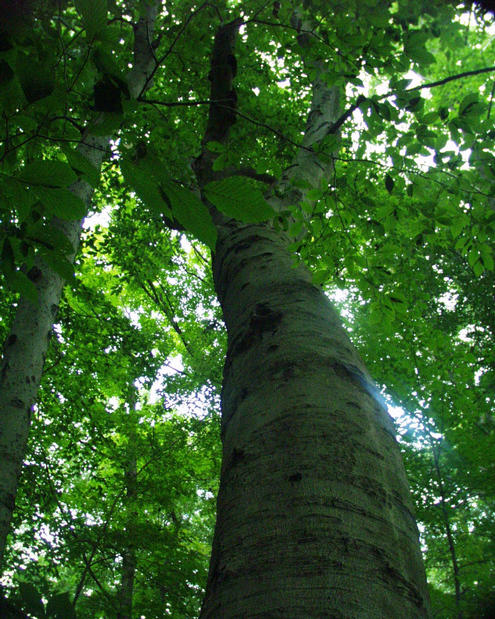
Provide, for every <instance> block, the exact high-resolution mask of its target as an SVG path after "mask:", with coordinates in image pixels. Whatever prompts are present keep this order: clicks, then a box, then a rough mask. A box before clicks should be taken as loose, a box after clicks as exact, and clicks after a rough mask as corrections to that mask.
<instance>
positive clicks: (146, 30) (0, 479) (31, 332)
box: [0, 2, 161, 565]
mask: <svg viewBox="0 0 495 619" xmlns="http://www.w3.org/2000/svg"><path fill="white" fill-rule="evenodd" d="M160 4H161V3H160V2H155V3H154V4H152V5H150V6H148V7H147V8H146V11H145V14H144V15H143V17H142V18H141V19H140V20H139V22H138V24H137V27H136V31H135V41H134V48H135V49H134V58H135V62H134V67H133V69H132V70H131V71H130V73H129V76H128V83H129V90H130V92H131V95H132V96H138V95H139V94H140V91H141V90H142V89H143V88H144V87H145V85H146V83H147V79H148V76H149V75H150V74H151V71H152V69H153V67H154V59H153V54H152V53H151V47H150V45H151V39H150V36H152V32H153V25H154V21H155V18H156V15H157V13H158V8H159V6H160ZM109 140H110V137H102V136H92V135H91V134H88V135H86V136H85V137H84V138H83V140H82V141H81V144H80V145H79V147H78V150H79V152H80V153H81V154H82V155H83V156H84V157H86V159H87V160H88V161H89V162H90V163H91V164H92V165H93V166H94V167H95V168H97V169H99V168H100V166H101V162H102V160H103V155H104V153H105V151H106V149H107V148H108V144H109ZM70 190H71V191H72V192H73V193H74V194H75V195H76V196H78V197H79V198H81V199H82V200H83V201H84V202H85V204H86V205H87V207H88V209H89V206H90V203H91V198H92V195H93V188H92V187H91V185H89V184H88V183H87V182H86V181H84V180H79V181H77V182H76V183H74V185H72V187H70ZM52 225H53V226H55V227H57V228H59V229H60V230H62V232H63V233H64V234H65V236H66V237H67V239H68V240H69V241H70V243H71V245H72V247H73V249H74V250H73V252H71V254H69V255H67V256H66V257H67V259H68V260H70V261H71V262H72V261H73V260H74V258H75V255H76V252H77V248H78V246H79V236H80V232H81V225H82V221H62V220H59V219H57V218H54V220H53V221H52ZM30 275H31V277H32V279H33V283H34V284H35V286H36V289H37V291H38V298H39V303H38V304H34V303H32V302H31V301H28V300H27V299H25V298H20V299H19V302H18V306H17V311H16V314H15V316H14V320H13V324H12V326H11V329H10V331H9V334H8V336H7V338H6V340H5V343H4V348H3V355H2V362H1V366H0V465H1V469H0V470H1V474H0V565H1V563H2V558H3V553H4V550H5V543H6V538H7V534H8V531H9V526H10V521H11V518H12V513H13V510H14V504H15V496H16V492H17V485H18V481H19V476H20V473H21V467H22V461H23V458H24V454H25V451H26V443H27V437H28V434H29V427H30V422H31V412H32V409H33V405H34V403H35V401H36V397H37V394H38V389H39V386H40V381H41V375H42V372H43V365H44V362H45V356H46V352H47V349H48V342H49V338H50V334H51V329H52V325H53V323H54V321H55V317H56V314H57V310H58V305H59V302H60V297H61V294H62V288H63V285H64V280H63V279H62V277H61V276H60V275H58V274H57V273H55V272H54V271H52V269H50V268H49V267H48V266H46V265H45V264H44V263H43V261H42V260H38V261H37V262H36V265H35V268H34V269H32V271H31V272H30Z"/></svg>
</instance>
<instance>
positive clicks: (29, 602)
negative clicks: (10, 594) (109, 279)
mask: <svg viewBox="0 0 495 619" xmlns="http://www.w3.org/2000/svg"><path fill="white" fill-rule="evenodd" d="M26 279H27V278H26ZM19 592H20V594H21V599H22V601H23V603H24V609H25V610H26V611H27V612H28V613H31V614H33V615H35V616H36V617H45V607H44V606H43V602H42V601H41V594H40V593H39V591H38V590H37V589H36V588H35V587H34V586H33V585H32V584H30V583H28V582H21V583H20V584H19Z"/></svg>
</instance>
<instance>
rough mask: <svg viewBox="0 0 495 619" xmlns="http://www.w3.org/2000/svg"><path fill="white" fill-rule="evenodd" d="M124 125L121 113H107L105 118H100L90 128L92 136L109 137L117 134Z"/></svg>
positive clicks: (104, 115)
mask: <svg viewBox="0 0 495 619" xmlns="http://www.w3.org/2000/svg"><path fill="white" fill-rule="evenodd" d="M121 124H122V114H121V113H120V112H105V113H104V114H103V118H99V119H98V120H97V121H96V122H94V123H93V124H92V125H91V126H90V127H89V128H88V130H89V132H90V133H91V134H92V135H100V136H109V135H112V134H113V133H115V131H116V130H117V129H119V127H120V125H121Z"/></svg>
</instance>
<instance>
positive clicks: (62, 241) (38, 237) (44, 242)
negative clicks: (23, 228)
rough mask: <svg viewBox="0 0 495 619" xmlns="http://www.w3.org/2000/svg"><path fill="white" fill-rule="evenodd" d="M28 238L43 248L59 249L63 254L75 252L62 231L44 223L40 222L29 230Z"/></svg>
mask: <svg viewBox="0 0 495 619" xmlns="http://www.w3.org/2000/svg"><path fill="white" fill-rule="evenodd" d="M27 238H28V239H29V240H30V241H32V242H34V243H36V244H38V245H41V246H42V247H46V248H48V249H58V250H60V251H61V252H62V253H63V254H72V253H73V252H74V248H73V247H72V244H71V242H70V241H69V239H68V238H67V237H66V236H65V234H64V233H63V232H62V230H60V229H59V228H56V227H55V226H53V225H51V224H48V223H44V222H43V221H38V222H36V223H35V224H34V225H32V226H31V227H29V228H28V230H27Z"/></svg>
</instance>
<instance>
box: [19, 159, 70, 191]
mask: <svg viewBox="0 0 495 619" xmlns="http://www.w3.org/2000/svg"><path fill="white" fill-rule="evenodd" d="M18 178H19V179H20V180H21V181H24V182H25V183H28V184H29V185H44V186H46V187H67V186H68V185H71V184H72V183H74V182H75V181H77V175H76V173H75V172H74V170H73V169H72V168H71V167H70V165H68V164H67V163H64V162H63V161H57V160H54V159H43V160H41V159H40V160H38V161H33V162H32V163H28V164H27V165H26V166H24V168H23V169H22V170H21V173H20V174H19V177H18Z"/></svg>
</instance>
